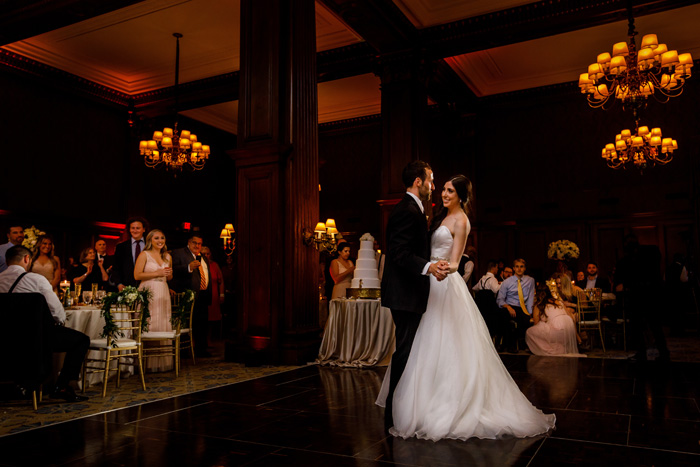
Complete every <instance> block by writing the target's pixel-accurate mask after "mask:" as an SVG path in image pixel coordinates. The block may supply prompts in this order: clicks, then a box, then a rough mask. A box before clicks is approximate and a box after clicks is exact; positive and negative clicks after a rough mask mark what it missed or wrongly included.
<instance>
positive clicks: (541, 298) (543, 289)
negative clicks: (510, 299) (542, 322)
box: [535, 283, 556, 318]
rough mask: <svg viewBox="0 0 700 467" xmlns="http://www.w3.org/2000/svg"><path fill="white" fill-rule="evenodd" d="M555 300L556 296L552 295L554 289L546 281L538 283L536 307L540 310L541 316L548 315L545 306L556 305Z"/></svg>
mask: <svg viewBox="0 0 700 467" xmlns="http://www.w3.org/2000/svg"><path fill="white" fill-rule="evenodd" d="M555 302H556V298H555V297H554V295H552V291H551V290H550V289H549V286H548V285H547V284H546V283H545V284H537V288H536V290H535V308H537V309H538V310H540V318H546V317H547V312H546V311H545V308H547V305H554V304H555Z"/></svg>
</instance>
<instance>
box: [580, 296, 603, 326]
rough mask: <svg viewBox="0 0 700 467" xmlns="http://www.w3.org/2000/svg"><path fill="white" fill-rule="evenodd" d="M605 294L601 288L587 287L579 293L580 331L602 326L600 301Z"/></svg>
mask: <svg viewBox="0 0 700 467" xmlns="http://www.w3.org/2000/svg"><path fill="white" fill-rule="evenodd" d="M602 296H603V291H602V290H601V289H586V290H581V291H579V292H578V293H577V295H576V298H577V304H576V308H577V311H578V315H579V318H578V322H579V331H580V330H583V329H586V328H591V327H592V328H596V329H597V328H598V327H599V326H600V303H601V299H602Z"/></svg>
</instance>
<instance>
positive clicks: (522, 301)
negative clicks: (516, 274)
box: [518, 279, 530, 316]
mask: <svg viewBox="0 0 700 467" xmlns="http://www.w3.org/2000/svg"><path fill="white" fill-rule="evenodd" d="M518 300H520V308H521V309H522V310H523V313H525V314H526V315H528V316H530V313H528V312H527V307H526V306H525V296H524V295H523V286H522V284H521V283H520V279H518Z"/></svg>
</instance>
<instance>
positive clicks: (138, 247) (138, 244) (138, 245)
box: [134, 240, 141, 262]
mask: <svg viewBox="0 0 700 467" xmlns="http://www.w3.org/2000/svg"><path fill="white" fill-rule="evenodd" d="M140 254H141V240H137V241H136V248H135V249H134V262H136V258H138V257H139V255H140Z"/></svg>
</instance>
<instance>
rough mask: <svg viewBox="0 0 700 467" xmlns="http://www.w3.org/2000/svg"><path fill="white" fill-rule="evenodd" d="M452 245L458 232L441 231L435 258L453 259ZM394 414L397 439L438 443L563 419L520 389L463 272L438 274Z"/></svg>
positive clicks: (531, 431) (527, 432)
mask: <svg viewBox="0 0 700 467" xmlns="http://www.w3.org/2000/svg"><path fill="white" fill-rule="evenodd" d="M452 244H453V238H452V234H451V233H450V230H449V229H448V228H447V227H446V226H440V227H439V228H438V229H437V230H436V231H435V232H434V233H433V237H432V239H431V253H430V254H431V256H432V257H433V258H443V259H449V258H450V252H451V250H452ZM390 374H391V369H390V368H389V369H388V370H387V372H386V376H385V378H384V382H383V383H382V389H381V390H380V393H379V397H378V398H377V404H378V405H380V406H382V407H383V406H385V402H386V395H387V393H388V390H389V375H390ZM393 417H394V427H393V428H391V429H390V432H391V434H393V435H394V436H401V437H403V438H409V437H412V436H416V437H418V438H423V439H431V440H433V441H437V440H438V439H442V438H451V439H461V440H466V439H468V438H471V437H478V438H499V437H502V436H507V435H511V436H516V437H526V436H535V435H538V434H541V433H545V432H547V431H548V430H549V429H551V428H553V427H554V423H555V420H556V417H555V415H554V414H551V415H547V414H544V413H542V411H541V410H539V409H537V408H535V407H534V406H533V405H532V404H531V403H530V401H529V400H528V399H527V398H526V397H525V396H524V395H523V393H522V392H520V389H519V388H518V386H517V385H516V384H515V381H513V378H511V376H510V374H509V373H508V371H507V370H506V368H505V366H504V365H503V363H502V362H501V359H500V357H499V356H498V353H497V352H496V349H495V348H494V346H493V342H492V341H491V337H490V336H489V331H488V328H487V327H486V324H485V323H484V320H483V318H482V317H481V313H480V312H479V309H478V308H477V306H476V304H475V303H474V300H473V299H472V297H471V295H470V294H469V291H468V290H467V287H466V285H465V283H464V280H463V279H462V278H461V277H460V276H459V274H449V275H448V276H447V278H446V279H445V280H443V281H438V280H437V279H435V277H433V276H431V277H430V296H429V298H428V306H427V309H426V312H425V314H424V315H423V317H422V318H421V322H420V325H419V327H418V331H417V332H416V337H415V340H414V341H413V347H412V348H411V354H410V356H409V358H408V363H407V364H406V369H405V371H404V372H403V375H402V376H401V380H400V381H399V384H398V386H397V387H396V392H395V393H394V408H393Z"/></svg>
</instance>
